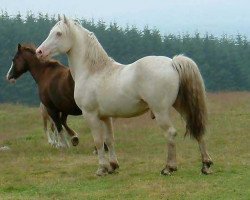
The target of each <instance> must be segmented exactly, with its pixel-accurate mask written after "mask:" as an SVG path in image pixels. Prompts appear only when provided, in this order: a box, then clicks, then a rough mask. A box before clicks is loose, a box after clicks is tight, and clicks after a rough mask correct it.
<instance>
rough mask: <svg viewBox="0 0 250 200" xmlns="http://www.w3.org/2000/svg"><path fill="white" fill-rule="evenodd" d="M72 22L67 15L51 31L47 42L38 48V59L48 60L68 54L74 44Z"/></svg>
mask: <svg viewBox="0 0 250 200" xmlns="http://www.w3.org/2000/svg"><path fill="white" fill-rule="evenodd" d="M70 25H71V20H68V19H67V18H66V17H65V15H64V16H63V19H60V17H59V22H57V24H56V25H55V26H54V27H53V28H52V29H51V31H50V33H49V35H48V37H47V38H46V40H45V41H44V42H43V43H42V44H41V45H40V46H39V47H38V48H37V50H36V54H37V56H38V58H44V59H48V58H50V57H52V56H55V55H57V54H60V53H66V52H68V51H69V50H70V49H71V47H72V44H73V41H72V35H71V30H70Z"/></svg>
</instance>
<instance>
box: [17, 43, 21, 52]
mask: <svg viewBox="0 0 250 200" xmlns="http://www.w3.org/2000/svg"><path fill="white" fill-rule="evenodd" d="M21 47H22V46H21V44H20V43H18V45H17V50H18V51H20V50H21Z"/></svg>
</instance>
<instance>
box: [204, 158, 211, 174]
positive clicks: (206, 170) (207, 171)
mask: <svg viewBox="0 0 250 200" xmlns="http://www.w3.org/2000/svg"><path fill="white" fill-rule="evenodd" d="M211 165H213V162H212V161H211V160H210V161H208V162H203V163H202V168H201V172H202V174H205V175H209V174H212V173H213V171H212V170H211V168H210V167H211Z"/></svg>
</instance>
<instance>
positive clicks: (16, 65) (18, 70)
mask: <svg viewBox="0 0 250 200" xmlns="http://www.w3.org/2000/svg"><path fill="white" fill-rule="evenodd" d="M24 54H25V50H24V48H23V47H22V46H21V44H18V48H17V52H16V54H15V56H14V58H13V59H12V64H11V66H10V69H9V71H8V73H7V75H6V79H7V80H8V81H10V82H12V83H14V82H15V80H16V79H17V78H18V77H20V76H21V75H22V74H23V73H25V72H27V71H28V64H27V61H26V60H25V56H24Z"/></svg>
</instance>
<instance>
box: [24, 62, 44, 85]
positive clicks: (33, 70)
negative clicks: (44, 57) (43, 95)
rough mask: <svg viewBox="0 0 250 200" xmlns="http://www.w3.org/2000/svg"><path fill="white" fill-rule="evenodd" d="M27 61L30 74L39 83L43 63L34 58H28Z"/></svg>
mask: <svg viewBox="0 0 250 200" xmlns="http://www.w3.org/2000/svg"><path fill="white" fill-rule="evenodd" d="M27 63H28V68H29V72H30V74H31V75H32V77H33V79H34V80H35V81H36V83H39V81H40V79H41V77H42V76H43V74H44V73H43V72H44V70H45V67H44V66H43V64H42V63H41V62H40V61H39V60H38V59H36V58H30V59H29V61H28V62H27Z"/></svg>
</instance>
